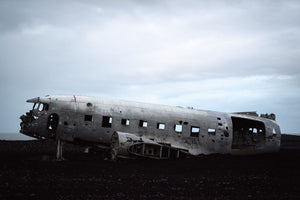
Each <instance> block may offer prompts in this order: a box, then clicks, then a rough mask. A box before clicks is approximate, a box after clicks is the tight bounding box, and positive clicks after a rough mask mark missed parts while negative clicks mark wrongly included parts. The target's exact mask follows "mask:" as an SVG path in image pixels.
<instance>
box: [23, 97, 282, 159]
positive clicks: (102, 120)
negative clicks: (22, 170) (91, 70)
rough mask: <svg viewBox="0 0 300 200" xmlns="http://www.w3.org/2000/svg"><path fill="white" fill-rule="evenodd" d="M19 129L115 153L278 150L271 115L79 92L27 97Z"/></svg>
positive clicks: (158, 154) (157, 154) (163, 156)
mask: <svg viewBox="0 0 300 200" xmlns="http://www.w3.org/2000/svg"><path fill="white" fill-rule="evenodd" d="M27 102H29V103H33V108H32V110H30V111H29V112H27V113H26V114H25V115H22V116H21V117H20V119H21V121H22V122H21V124H20V125H21V130H20V132H21V133H22V134H25V135H28V136H31V137H34V138H38V139H55V140H57V141H58V142H57V143H58V147H57V158H58V159H61V158H62V147H63V142H70V143H74V144H80V145H85V146H87V147H93V148H95V147H96V148H99V149H101V150H103V151H107V152H109V154H110V156H111V158H112V159H116V158H117V157H125V158H129V157H133V158H139V157H147V158H154V159H168V158H180V157H182V156H187V155H188V156H198V155H201V154H215V153H218V154H233V155H245V154H259V153H269V152H275V151H278V150H279V149H280V138H281V132H280V128H279V126H278V125H277V123H276V121H275V115H274V114H270V115H268V114H264V115H261V116H258V115H257V114H256V112H241V113H225V112H215V111H205V110H198V109H191V108H182V107H171V106H164V105H155V104H146V103H138V102H130V101H123V100H108V99H102V98H94V97H84V96H45V97H36V98H33V99H29V100H27Z"/></svg>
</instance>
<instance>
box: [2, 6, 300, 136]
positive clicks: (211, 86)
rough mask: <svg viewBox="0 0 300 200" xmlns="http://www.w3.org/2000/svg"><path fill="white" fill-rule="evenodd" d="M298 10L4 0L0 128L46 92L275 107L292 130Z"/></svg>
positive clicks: (298, 71)
mask: <svg viewBox="0 0 300 200" xmlns="http://www.w3.org/2000/svg"><path fill="white" fill-rule="evenodd" d="M299 11H300V3H299V2H298V1H276V2H274V1H218V2H215V1H213V2H211V1H185V2H182V1H142V2H141V1H134V0H132V1H88V2H83V1H57V2H55V1H54V2H53V1H24V2H23V1H22V2H17V1H2V2H1V3H0V52H1V54H0V66H1V73H0V92H1V95H2V96H3V97H5V100H4V102H3V104H2V105H1V110H2V111H3V113H6V114H5V115H3V116H2V117H1V129H2V130H0V132H7V131H10V132H13V131H17V129H18V122H19V121H18V115H20V114H22V113H23V112H26V110H27V109H29V108H28V105H26V103H25V100H26V99H28V98H31V97H33V96H39V95H41V96H42V95H46V94H81V95H92V96H104V97H109V98H122V99H130V100H138V101H148V102H154V103H163V104H169V105H182V106H194V107H198V108H202V109H215V110H220V111H229V112H230V111H243V110H258V111H260V112H275V113H277V115H278V116H279V117H278V119H279V124H280V125H281V127H282V131H283V132H297V131H298V127H297V124H298V123H299V119H298V118H297V117H296V116H299V115H298V114H299V113H297V110H300V103H299V102H298V101H299V99H300V96H299V93H300V91H299V90H300V87H299V86H300V83H299V80H300V68H299V67H298V65H299V63H300V62H299V61H300V60H299V59H300V58H299V50H300V49H299V47H300V36H299V35H300V21H299V20H298V19H299V18H300V16H299V15H300V12H299ZM287 113H289V114H287Z"/></svg>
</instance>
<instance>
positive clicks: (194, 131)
mask: <svg viewBox="0 0 300 200" xmlns="http://www.w3.org/2000/svg"><path fill="white" fill-rule="evenodd" d="M92 119H93V116H92V115H85V117H84V120H85V121H92ZM121 124H122V125H124V126H129V125H130V120H129V119H122V120H121ZM111 125H112V117H110V116H103V118H102V127H106V128H111ZM139 127H143V128H147V127H148V122H147V121H145V120H140V121H139ZM156 128H157V129H159V130H164V129H166V124H165V123H157V126H156ZM174 130H175V132H176V133H178V134H180V135H181V133H182V125H181V124H175V125H174ZM199 134H200V127H198V126H192V127H191V135H190V136H191V137H199ZM208 134H211V135H215V134H216V129H208Z"/></svg>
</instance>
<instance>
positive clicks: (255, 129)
mask: <svg viewBox="0 0 300 200" xmlns="http://www.w3.org/2000/svg"><path fill="white" fill-rule="evenodd" d="M231 119H232V124H233V138H232V149H249V148H252V149H253V148H259V147H263V146H264V145H265V138H266V137H265V135H266V131H265V124H264V123H263V122H261V121H256V120H251V119H245V118H239V117H232V118H231Z"/></svg>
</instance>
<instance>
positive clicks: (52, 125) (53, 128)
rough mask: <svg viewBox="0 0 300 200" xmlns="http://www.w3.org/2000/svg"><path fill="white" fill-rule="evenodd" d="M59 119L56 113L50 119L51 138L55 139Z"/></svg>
mask: <svg viewBox="0 0 300 200" xmlns="http://www.w3.org/2000/svg"><path fill="white" fill-rule="evenodd" d="M58 122H59V117H58V115H57V114H56V113H52V114H51V115H50V116H49V118H48V124H47V130H48V133H49V137H50V138H55V135H56V129H57V126H58Z"/></svg>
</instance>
